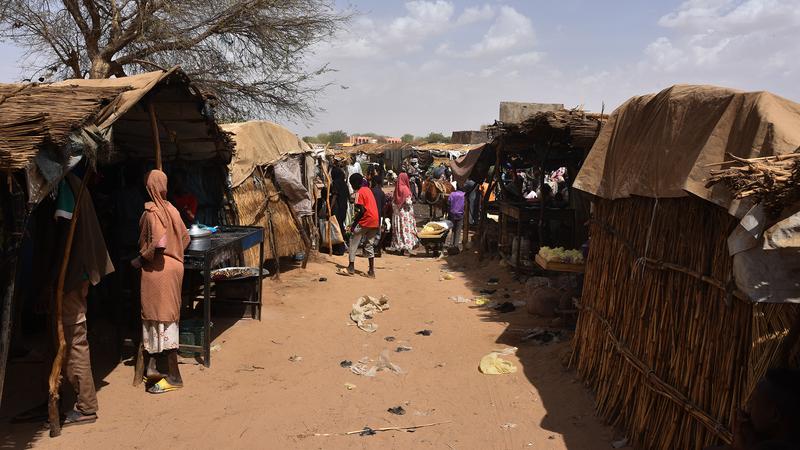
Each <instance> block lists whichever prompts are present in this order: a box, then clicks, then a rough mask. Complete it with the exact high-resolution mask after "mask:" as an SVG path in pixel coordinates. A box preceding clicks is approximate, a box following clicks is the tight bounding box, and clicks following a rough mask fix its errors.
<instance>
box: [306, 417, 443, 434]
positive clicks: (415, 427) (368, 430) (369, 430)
mask: <svg viewBox="0 0 800 450" xmlns="http://www.w3.org/2000/svg"><path fill="white" fill-rule="evenodd" d="M447 423H453V421H452V420H445V421H444V422H434V423H424V424H422V425H412V426H410V427H383V428H370V427H364V428H362V429H360V430H355V431H347V432H344V433H314V434H305V435H303V434H301V435H298V437H306V436H352V435H354V434H357V435H359V436H372V435H374V434H375V433H376V432H378V431H407V432H413V431H415V430H418V429H420V428H427V427H434V426H437V425H444V424H447ZM365 433H366V434H365Z"/></svg>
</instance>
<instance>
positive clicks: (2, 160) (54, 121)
mask: <svg viewBox="0 0 800 450" xmlns="http://www.w3.org/2000/svg"><path fill="white" fill-rule="evenodd" d="M127 89H128V88H127V87H126V88H121V87H112V88H98V87H78V86H49V85H37V84H0V164H3V165H2V166H0V167H2V168H4V169H21V168H23V167H25V166H26V165H27V164H28V162H29V161H30V159H31V158H33V156H35V155H36V152H37V151H38V150H39V148H40V146H41V145H42V144H43V143H44V142H45V141H49V142H51V143H53V144H56V145H59V144H63V143H64V142H65V141H66V139H67V138H68V137H69V135H70V133H72V131H74V130H75V129H76V128H79V127H81V126H84V125H86V124H87V123H90V122H91V120H92V119H94V117H95V115H96V114H97V113H98V112H100V110H101V109H102V108H103V107H104V106H105V105H107V104H108V103H109V102H110V101H111V100H112V99H114V98H115V97H116V96H117V95H119V94H120V93H122V92H124V91H126V90H127Z"/></svg>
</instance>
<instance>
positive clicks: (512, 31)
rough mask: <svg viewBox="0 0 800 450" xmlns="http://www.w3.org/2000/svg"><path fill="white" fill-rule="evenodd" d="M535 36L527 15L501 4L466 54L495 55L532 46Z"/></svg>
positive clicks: (477, 55) (472, 55)
mask: <svg viewBox="0 0 800 450" xmlns="http://www.w3.org/2000/svg"><path fill="white" fill-rule="evenodd" d="M535 37H536V36H535V33H534V31H533V24H532V23H531V20H530V19H529V18H528V17H527V16H525V15H523V14H520V13H519V12H518V11H517V10H516V9H514V8H512V7H510V6H503V7H501V8H500V12H499V13H498V15H497V19H496V20H495V22H494V23H493V24H492V26H491V27H489V30H488V31H487V32H486V34H484V35H483V39H481V41H480V42H477V43H475V44H473V45H472V46H471V47H470V49H469V51H468V52H467V56H470V57H473V58H474V57H480V56H486V55H496V54H499V53H503V52H507V51H510V50H515V49H518V48H521V47H532V46H533V45H535Z"/></svg>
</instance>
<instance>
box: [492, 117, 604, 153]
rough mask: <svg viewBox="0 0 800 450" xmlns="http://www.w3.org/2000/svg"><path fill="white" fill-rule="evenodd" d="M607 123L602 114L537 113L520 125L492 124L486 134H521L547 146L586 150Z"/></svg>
mask: <svg viewBox="0 0 800 450" xmlns="http://www.w3.org/2000/svg"><path fill="white" fill-rule="evenodd" d="M607 120H608V116H607V115H605V114H595V113H587V112H586V111H583V110H580V109H562V110H560V111H542V112H538V113H536V114H534V115H533V116H531V117H530V118H529V119H526V120H525V121H524V122H522V123H502V122H495V124H494V125H492V126H490V127H488V131H489V133H490V134H491V135H493V136H499V135H504V134H523V135H526V136H528V137H529V138H531V139H533V140H535V141H538V142H542V143H547V144H548V145H552V144H558V143H560V144H565V145H568V146H570V147H574V148H582V149H587V150H588V149H590V148H591V147H592V145H593V144H594V141H595V140H596V139H597V136H598V135H599V134H600V128H601V127H602V126H603V124H604V123H605V122H606V121H607Z"/></svg>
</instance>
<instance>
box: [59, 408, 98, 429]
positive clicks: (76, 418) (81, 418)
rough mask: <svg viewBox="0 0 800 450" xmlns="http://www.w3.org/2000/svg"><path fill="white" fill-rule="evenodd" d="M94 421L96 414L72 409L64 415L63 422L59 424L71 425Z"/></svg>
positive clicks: (95, 420)
mask: <svg viewBox="0 0 800 450" xmlns="http://www.w3.org/2000/svg"><path fill="white" fill-rule="evenodd" d="M95 422H97V414H94V413H92V414H84V413H82V412H80V411H76V410H74V409H73V410H71V411H69V412H67V414H66V415H65V416H64V424H63V425H61V426H62V427H69V426H72V425H86V424H89V423H95Z"/></svg>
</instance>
